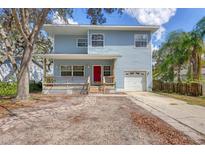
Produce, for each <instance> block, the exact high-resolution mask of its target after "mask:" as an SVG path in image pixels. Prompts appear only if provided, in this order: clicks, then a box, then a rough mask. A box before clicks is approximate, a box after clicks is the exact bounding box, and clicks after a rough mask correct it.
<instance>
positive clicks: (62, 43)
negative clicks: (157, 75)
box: [54, 30, 152, 90]
mask: <svg viewBox="0 0 205 154" xmlns="http://www.w3.org/2000/svg"><path fill="white" fill-rule="evenodd" d="M88 33H89V40H88V43H89V46H88V49H87V48H77V46H76V39H77V38H87V36H85V35H82V36H73V35H55V45H54V51H55V53H67V54H119V55H121V57H119V58H118V59H117V60H116V63H115V71H114V72H113V73H114V74H115V78H116V88H117V90H123V89H124V71H146V72H147V78H146V81H147V82H146V85H147V89H148V90H151V88H152V53H151V43H150V42H151V33H150V32H143V31H119V30H106V31H105V30H89V32H88ZM93 33H102V34H104V37H105V42H104V47H102V48H100V47H97V48H94V47H91V34H93ZM137 33H147V34H148V35H149V44H148V47H146V48H135V47H134V34H137ZM64 64H65V65H85V76H88V75H89V74H92V73H91V72H92V67H90V66H92V65H107V64H108V65H109V64H113V61H112V60H106V61H104V60H96V61H93V60H79V61H74V60H73V61H72V60H55V61H54V65H55V66H54V75H55V76H60V65H64Z"/></svg>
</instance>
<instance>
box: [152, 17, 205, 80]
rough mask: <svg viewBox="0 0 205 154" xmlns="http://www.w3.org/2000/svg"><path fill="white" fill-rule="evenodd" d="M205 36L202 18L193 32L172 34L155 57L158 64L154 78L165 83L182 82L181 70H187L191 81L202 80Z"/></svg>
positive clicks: (204, 24) (204, 25)
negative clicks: (175, 80)
mask: <svg viewBox="0 0 205 154" xmlns="http://www.w3.org/2000/svg"><path fill="white" fill-rule="evenodd" d="M204 35H205V17H204V18H202V19H201V20H200V21H199V22H198V23H197V24H196V26H195V28H194V29H193V31H191V32H182V31H174V32H171V33H170V34H169V36H168V38H167V40H166V41H165V43H163V44H162V47H161V48H160V49H159V51H158V52H157V53H155V55H154V56H155V57H156V59H157V64H156V66H155V69H154V77H155V78H157V79H162V80H165V81H173V80H174V76H175V75H176V76H177V81H178V82H181V75H180V72H181V69H182V68H187V66H188V73H187V77H188V79H189V80H197V81H199V80H200V75H201V67H202V64H201V56H202V54H203V53H204V52H205V51H204V42H203V38H204Z"/></svg>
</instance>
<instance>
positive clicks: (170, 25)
mask: <svg viewBox="0 0 205 154" xmlns="http://www.w3.org/2000/svg"><path fill="white" fill-rule="evenodd" d="M136 10H137V9H136ZM141 10H142V9H141ZM159 10H160V9H159ZM149 13H150V12H149ZM151 13H153V15H154V16H155V15H156V14H157V13H158V14H160V16H159V15H158V16H156V17H158V18H159V19H156V20H159V21H157V22H155V21H153V20H152V21H149V19H150V17H149V16H147V17H146V18H143V19H142V20H141V21H140V20H138V19H140V18H141V16H142V14H143V12H141V15H140V14H139V12H138V13H137V14H136V13H135V10H134V15H133V16H132V15H130V14H128V13H123V14H122V15H119V14H117V13H113V14H111V15H105V16H106V18H107V22H106V23H105V25H140V24H141V25H145V24H150V23H151V24H152V23H158V22H159V23H160V24H161V27H162V28H163V29H164V31H163V33H162V34H161V35H160V39H159V40H157V41H156V40H155V39H154V41H153V43H154V45H160V44H161V42H163V40H164V38H165V37H166V35H167V34H168V33H169V32H171V31H173V30H178V29H181V30H184V31H191V30H192V29H193V27H194V25H195V24H196V23H197V22H198V21H199V20H200V19H201V18H202V17H203V16H205V9H197V8H194V9H188V8H186V9H183V8H180V9H176V10H171V11H168V12H167V11H166V10H165V11H163V12H160V11H159V12H158V10H156V9H155V11H152V10H151ZM171 13H173V14H172V15H170V14H171ZM167 16H169V17H167ZM73 17H74V18H73V20H74V21H76V22H77V23H78V24H89V20H88V19H87V18H86V10H85V9H75V11H74V14H73ZM146 20H148V21H146ZM154 20H155V19H154ZM160 20H162V21H160Z"/></svg>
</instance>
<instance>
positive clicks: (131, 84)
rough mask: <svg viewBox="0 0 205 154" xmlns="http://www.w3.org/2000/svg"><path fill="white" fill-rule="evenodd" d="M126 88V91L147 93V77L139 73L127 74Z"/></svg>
mask: <svg viewBox="0 0 205 154" xmlns="http://www.w3.org/2000/svg"><path fill="white" fill-rule="evenodd" d="M124 88H125V90H126V91H145V75H141V73H139V72H134V73H133V72H131V73H130V72H128V73H126V74H125V77H124Z"/></svg>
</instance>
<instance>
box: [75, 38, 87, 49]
mask: <svg viewBox="0 0 205 154" xmlns="http://www.w3.org/2000/svg"><path fill="white" fill-rule="evenodd" d="M77 46H78V47H79V48H86V47H87V46H88V39H86V38H80V39H77Z"/></svg>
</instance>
